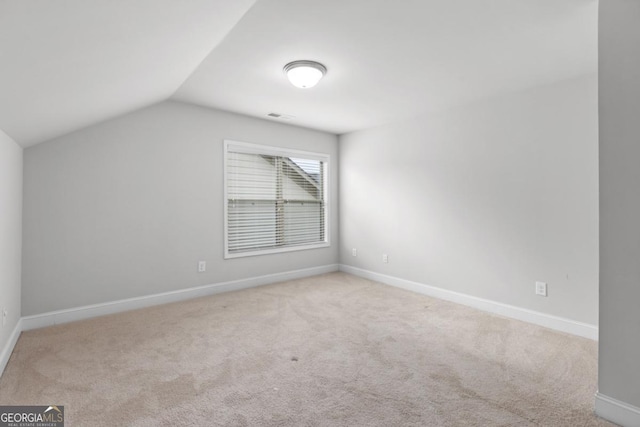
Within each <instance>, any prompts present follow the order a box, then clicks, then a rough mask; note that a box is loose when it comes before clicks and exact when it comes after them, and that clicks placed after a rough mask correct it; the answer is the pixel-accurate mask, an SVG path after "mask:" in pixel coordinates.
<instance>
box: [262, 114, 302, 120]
mask: <svg viewBox="0 0 640 427" xmlns="http://www.w3.org/2000/svg"><path fill="white" fill-rule="evenodd" d="M267 117H272V118H274V119H280V120H291V119H295V118H296V117H295V116H292V115H291V114H278V113H269V114H267Z"/></svg>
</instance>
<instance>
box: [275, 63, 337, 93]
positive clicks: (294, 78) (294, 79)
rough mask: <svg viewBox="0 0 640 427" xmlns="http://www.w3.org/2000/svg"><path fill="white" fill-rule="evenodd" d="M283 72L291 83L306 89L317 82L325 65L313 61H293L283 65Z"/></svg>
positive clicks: (322, 73)
mask: <svg viewBox="0 0 640 427" xmlns="http://www.w3.org/2000/svg"><path fill="white" fill-rule="evenodd" d="M284 72H285V74H286V75H287V77H288V78H289V81H290V82H291V84H292V85H294V86H295V87H299V88H302V89H307V88H310V87H314V86H315V85H317V84H318V82H319V81H320V79H321V78H322V76H324V75H325V74H326V72H327V67H325V66H324V65H322V64H320V63H319V62H315V61H293V62H289V63H288V64H287V65H285V66H284Z"/></svg>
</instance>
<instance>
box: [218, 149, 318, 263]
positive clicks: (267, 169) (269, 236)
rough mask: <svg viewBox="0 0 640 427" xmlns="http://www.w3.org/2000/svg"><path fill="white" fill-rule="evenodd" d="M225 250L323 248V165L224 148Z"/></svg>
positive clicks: (276, 151) (272, 153)
mask: <svg viewBox="0 0 640 427" xmlns="http://www.w3.org/2000/svg"><path fill="white" fill-rule="evenodd" d="M226 147H227V149H226V150H227V151H226V157H225V159H226V177H225V178H226V194H227V200H226V204H227V208H226V215H227V218H226V226H227V242H226V245H227V251H226V253H227V254H229V255H231V254H242V253H251V254H255V252H256V251H261V250H270V251H273V250H278V249H286V248H295V247H296V246H305V247H309V245H318V244H326V243H327V239H326V212H325V211H326V204H325V198H326V188H325V186H324V185H325V174H326V168H327V162H326V161H322V160H318V158H321V156H320V155H318V154H312V153H310V154H312V155H310V156H309V158H306V157H304V153H302V152H301V153H300V154H299V155H295V156H287V155H282V154H281V151H282V150H281V149H271V150H270V149H269V147H261V146H257V145H254V144H242V145H238V146H235V145H233V144H230V143H229V144H226Z"/></svg>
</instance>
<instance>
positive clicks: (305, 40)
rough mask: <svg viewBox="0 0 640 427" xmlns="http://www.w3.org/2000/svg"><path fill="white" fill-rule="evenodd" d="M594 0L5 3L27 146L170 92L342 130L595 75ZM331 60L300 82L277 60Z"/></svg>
mask: <svg viewBox="0 0 640 427" xmlns="http://www.w3.org/2000/svg"><path fill="white" fill-rule="evenodd" d="M597 9H598V2H597V0H401V1H397V2H391V1H389V0H323V1H317V0H316V1H311V0H257V1H256V0H183V1H175V0H126V1H125V0H119V1H114V0H91V1H87V0H46V1H45V0H0V128H1V129H3V130H4V131H5V132H6V133H7V134H9V135H10V136H11V137H13V138H14V139H15V140H16V141H17V142H18V143H20V144H21V145H23V146H29V145H33V144H37V143H40V142H43V141H46V140H48V139H51V138H53V137H56V136H59V135H62V134H65V133H69V132H72V131H74V130H77V129H80V128H82V127H85V126H89V125H92V124H94V123H97V122H100V121H103V120H106V119H109V118H112V117H115V116H118V115H121V114H124V113H127V112H130V111H133V110H136V109H139V108H143V107H145V106H148V105H151V104H154V103H157V102H160V101H163V100H166V99H175V100H179V101H183V102H188V103H193V104H198V105H203V106H207V107H213V108H219V109H224V110H228V111H233V112H238V113H241V114H247V115H251V116H255V117H260V118H266V115H267V114H268V113H271V112H275V113H280V114H286V115H291V116H294V118H292V119H290V120H288V121H287V123H289V124H294V125H299V126H305V127H310V128H314V129H320V130H325V131H328V132H332V133H345V132H349V131H353V130H358V129H363V128H367V127H372V126H376V125H380V124H383V123H385V122H389V121H393V120H396V119H399V118H403V117H411V116H415V115H418V114H422V113H427V112H433V111H438V110H443V109H446V108H450V107H452V106H455V105H460V104H464V103H468V102H472V101H474V100H476V99H479V98H483V97H487V96H493V95H497V94H501V93H507V92H512V91H517V90H522V89H526V88H529V87H533V86H537V85H542V84H547V83H552V82H555V81H559V80H563V79H569V78H573V77H577V76H580V75H585V74H590V73H595V72H596V71H597ZM298 59H311V60H316V61H319V62H322V63H323V64H324V65H325V66H326V67H327V69H328V72H327V75H326V77H325V78H324V79H323V80H322V81H321V82H320V83H319V84H318V86H316V87H315V88H313V89H307V90H303V89H298V88H295V87H293V86H292V85H291V84H289V82H288V81H287V80H286V78H285V76H284V74H283V72H282V67H283V66H284V65H285V64H286V63H288V62H290V61H293V60H298Z"/></svg>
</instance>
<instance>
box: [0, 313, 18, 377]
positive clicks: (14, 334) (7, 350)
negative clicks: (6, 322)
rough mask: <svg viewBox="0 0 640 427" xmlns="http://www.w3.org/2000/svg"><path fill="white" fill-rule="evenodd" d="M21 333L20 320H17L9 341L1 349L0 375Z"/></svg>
mask: <svg viewBox="0 0 640 427" xmlns="http://www.w3.org/2000/svg"><path fill="white" fill-rule="evenodd" d="M21 332H22V319H18V323H16V327H15V328H13V332H12V333H11V336H10V337H9V341H7V343H6V344H5V346H4V348H3V349H2V353H0V375H2V373H3V372H4V368H5V367H6V366H7V363H8V362H9V358H10V357H11V353H13V348H14V347H15V346H16V343H17V342H18V338H20V333H21Z"/></svg>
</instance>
